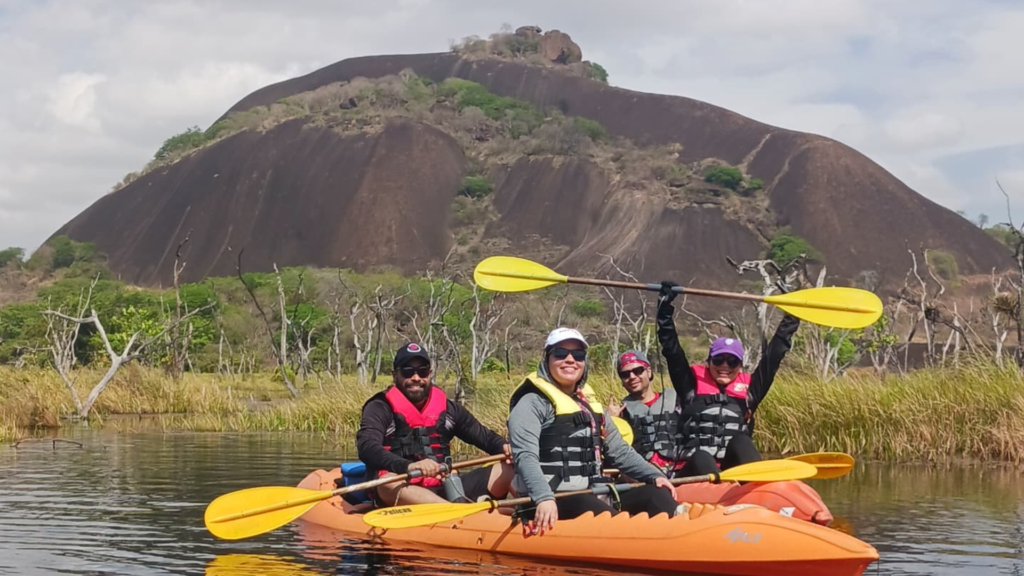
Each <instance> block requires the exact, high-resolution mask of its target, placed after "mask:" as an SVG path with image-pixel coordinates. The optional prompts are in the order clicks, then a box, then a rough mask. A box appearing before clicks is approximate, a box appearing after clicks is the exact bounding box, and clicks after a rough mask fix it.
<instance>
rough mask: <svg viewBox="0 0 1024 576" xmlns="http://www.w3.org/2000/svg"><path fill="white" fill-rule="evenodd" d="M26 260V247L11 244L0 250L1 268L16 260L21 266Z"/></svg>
mask: <svg viewBox="0 0 1024 576" xmlns="http://www.w3.org/2000/svg"><path fill="white" fill-rule="evenodd" d="M24 260H25V249H24V248H16V247H14V246H11V247H10V248H5V249H3V250H0V268H4V267H5V266H7V265H8V264H10V263H11V262H15V263H16V264H17V265H18V266H19V267H20V266H21V264H22V262H23V261H24Z"/></svg>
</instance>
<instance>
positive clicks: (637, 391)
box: [619, 362, 651, 396]
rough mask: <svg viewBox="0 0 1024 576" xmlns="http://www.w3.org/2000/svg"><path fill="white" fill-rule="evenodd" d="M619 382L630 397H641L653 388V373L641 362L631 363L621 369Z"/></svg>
mask: <svg viewBox="0 0 1024 576" xmlns="http://www.w3.org/2000/svg"><path fill="white" fill-rule="evenodd" d="M637 372H640V373H639V374H637ZM623 375H625V377H623ZM619 381H620V382H622V387H623V388H625V389H626V392H628V393H629V394H630V396H640V395H643V394H644V393H645V392H647V389H648V388H650V387H651V371H650V370H649V369H647V367H646V366H645V365H643V364H641V363H639V362H630V363H629V364H626V365H624V366H622V367H621V368H619Z"/></svg>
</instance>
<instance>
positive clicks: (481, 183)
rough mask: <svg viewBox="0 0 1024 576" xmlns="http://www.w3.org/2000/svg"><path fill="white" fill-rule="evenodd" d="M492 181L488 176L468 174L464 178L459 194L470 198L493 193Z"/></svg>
mask: <svg viewBox="0 0 1024 576" xmlns="http://www.w3.org/2000/svg"><path fill="white" fill-rule="evenodd" d="M491 189H492V186H491V181H490V180H488V179H487V177H486V176H466V177H465V178H463V179H462V186H460V187H459V194H461V195H463V196H467V197H469V198H483V197H484V196H487V195H488V194H490V193H491Z"/></svg>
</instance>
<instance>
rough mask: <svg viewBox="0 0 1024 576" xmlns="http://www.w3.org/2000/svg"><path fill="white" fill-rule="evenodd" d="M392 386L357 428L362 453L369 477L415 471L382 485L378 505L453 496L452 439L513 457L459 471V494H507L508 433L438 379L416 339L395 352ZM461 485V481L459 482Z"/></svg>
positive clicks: (366, 409)
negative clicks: (484, 420)
mask: <svg viewBox="0 0 1024 576" xmlns="http://www.w3.org/2000/svg"><path fill="white" fill-rule="evenodd" d="M392 379H393V384H392V385H391V386H389V387H388V388H387V389H386V390H384V391H383V392H379V393H377V394H374V395H373V396H372V397H371V398H370V399H369V400H367V401H366V403H365V404H364V405H363V415H362V421H361V422H360V424H359V431H358V432H357V433H356V447H357V449H358V453H359V459H360V460H361V461H362V462H363V463H364V464H366V473H367V477H368V478H373V477H383V476H395V475H398V474H406V473H408V474H413V475H414V476H415V477H414V478H411V479H410V480H408V481H404V482H392V483H390V484H384V485H382V486H378V487H377V489H376V492H375V493H374V500H375V501H376V504H377V505H378V506H398V505H401V504H427V503H432V502H447V500H445V499H444V498H443V497H442V496H441V494H442V493H443V486H442V482H443V481H444V480H445V478H446V476H447V474H446V473H442V471H441V464H444V463H446V462H450V461H451V449H450V444H451V440H452V439H453V438H456V437H457V438H459V439H460V440H462V441H463V442H466V443H467V444H471V445H473V446H476V447H477V448H479V449H481V450H483V451H485V452H487V453H488V454H505V456H507V459H506V460H505V461H503V462H499V463H498V464H496V465H494V466H491V467H484V468H478V469H476V470H473V471H471V472H468V473H466V474H460V475H459V478H460V479H461V480H462V482H461V485H462V486H461V488H457V489H456V491H457V492H461V494H459V496H460V497H461V498H460V499H464V500H467V501H477V500H478V499H479V498H480V497H483V496H490V497H492V498H502V497H504V496H505V495H506V494H507V493H508V489H509V484H511V482H512V476H513V470H512V451H511V448H510V447H509V445H508V443H507V442H505V439H504V438H502V437H501V436H500V435H498V434H497V433H495V432H494V431H493V430H489V429H487V428H486V427H484V426H483V425H482V424H481V423H480V422H479V421H478V420H477V419H476V418H475V417H473V415H472V414H470V412H469V411H468V410H466V408H464V407H463V406H462V405H460V404H457V403H455V402H453V401H451V400H450V399H448V397H447V396H446V395H445V393H444V390H442V389H441V388H438V387H437V386H435V385H434V384H433V370H432V368H431V364H430V356H429V354H427V351H426V350H424V349H423V347H422V346H420V345H419V344H416V343H415V342H410V343H408V344H406V345H405V346H402V347H401V348H399V349H398V352H397V353H395V360H394V371H393V373H392ZM455 486H456V487H457V486H458V484H455Z"/></svg>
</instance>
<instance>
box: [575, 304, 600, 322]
mask: <svg viewBox="0 0 1024 576" xmlns="http://www.w3.org/2000/svg"><path fill="white" fill-rule="evenodd" d="M572 311H573V313H574V314H576V315H577V316H579V317H580V318H600V317H602V316H604V302H601V301H600V300H577V301H575V302H573V303H572Z"/></svg>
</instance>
